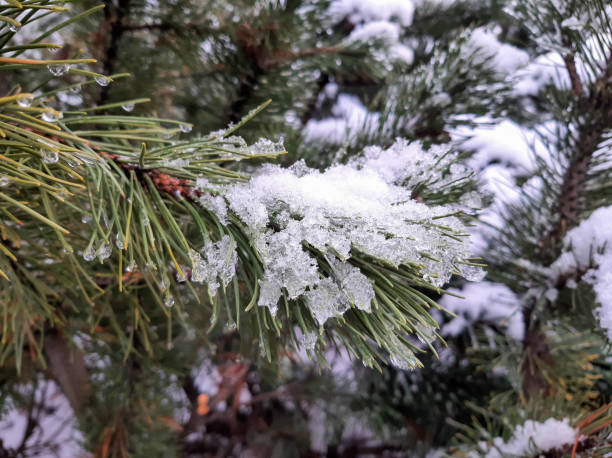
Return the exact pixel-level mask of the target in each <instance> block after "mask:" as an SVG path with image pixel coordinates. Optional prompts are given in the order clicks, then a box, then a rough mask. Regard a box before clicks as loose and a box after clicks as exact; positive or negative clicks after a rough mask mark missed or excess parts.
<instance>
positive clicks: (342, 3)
mask: <svg viewBox="0 0 612 458" xmlns="http://www.w3.org/2000/svg"><path fill="white" fill-rule="evenodd" d="M329 14H330V15H331V16H332V17H333V18H334V19H335V20H336V21H341V20H342V19H345V18H346V19H348V20H349V21H350V22H351V23H352V24H361V23H365V22H372V21H391V20H397V22H399V23H400V24H401V25H403V26H409V25H411V24H412V19H413V16H414V5H413V3H412V1H411V0H336V1H334V2H333V3H332V4H331V5H330V7H329Z"/></svg>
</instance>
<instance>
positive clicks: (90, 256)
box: [83, 246, 96, 261]
mask: <svg viewBox="0 0 612 458" xmlns="http://www.w3.org/2000/svg"><path fill="white" fill-rule="evenodd" d="M95 258H96V250H94V248H93V247H92V246H90V247H88V248H87V249H86V250H85V251H84V252H83V259H85V261H93V260H94V259H95Z"/></svg>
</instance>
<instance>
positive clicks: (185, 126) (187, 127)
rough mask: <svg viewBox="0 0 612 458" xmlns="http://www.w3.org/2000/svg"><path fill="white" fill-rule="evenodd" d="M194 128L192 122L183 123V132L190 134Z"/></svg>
mask: <svg viewBox="0 0 612 458" xmlns="http://www.w3.org/2000/svg"><path fill="white" fill-rule="evenodd" d="M192 129H193V126H192V125H191V124H181V132H183V133H184V134H188V133H189V132H191V130H192Z"/></svg>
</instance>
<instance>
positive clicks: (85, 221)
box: [81, 215, 91, 224]
mask: <svg viewBox="0 0 612 458" xmlns="http://www.w3.org/2000/svg"><path fill="white" fill-rule="evenodd" d="M90 222H91V216H89V215H83V216H81V223H83V224H89V223H90Z"/></svg>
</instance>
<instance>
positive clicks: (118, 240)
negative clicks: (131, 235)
mask: <svg viewBox="0 0 612 458" xmlns="http://www.w3.org/2000/svg"><path fill="white" fill-rule="evenodd" d="M115 245H116V246H117V248H118V249H120V250H123V247H124V246H125V237H124V236H123V235H122V234H120V233H119V232H117V235H116V236H115Z"/></svg>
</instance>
